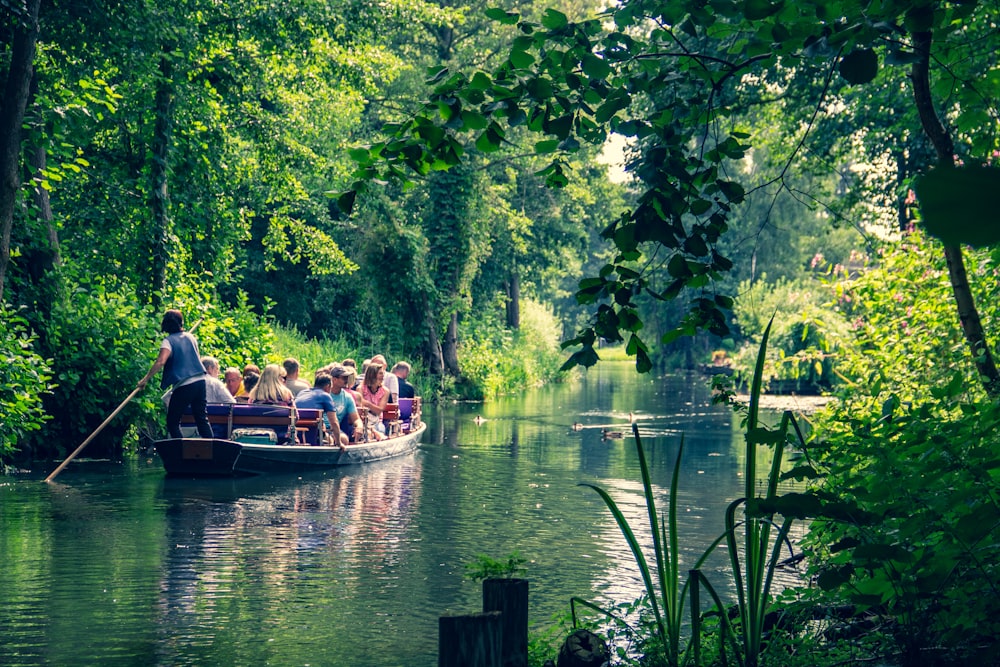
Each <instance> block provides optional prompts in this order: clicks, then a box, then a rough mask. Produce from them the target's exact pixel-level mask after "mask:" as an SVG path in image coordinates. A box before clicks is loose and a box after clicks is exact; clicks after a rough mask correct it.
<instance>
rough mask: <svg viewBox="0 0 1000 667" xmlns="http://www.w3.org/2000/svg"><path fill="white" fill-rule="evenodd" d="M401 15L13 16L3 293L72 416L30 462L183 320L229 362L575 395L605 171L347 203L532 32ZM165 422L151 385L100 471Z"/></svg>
mask: <svg viewBox="0 0 1000 667" xmlns="http://www.w3.org/2000/svg"><path fill="white" fill-rule="evenodd" d="M586 7H587V3H586V2H580V3H579V7H577V8H576V9H575V10H574V11H580V12H584V11H586ZM383 9H384V8H381V7H380V8H378V9H374V8H372V7H366V6H363V5H359V4H357V3H354V2H350V1H348V0H345V1H344V2H336V3H328V2H314V1H312V0H310V1H307V2H300V3H294V4H292V5H289V4H287V3H274V2H268V1H266V0H265V1H256V0H233V1H232V2H229V1H227V2H221V3H214V4H210V5H206V4H204V3H200V2H197V1H194V0H193V1H191V2H181V3H173V4H170V5H169V6H153V5H150V4H149V3H145V2H142V1H133V2H126V3H125V4H122V3H116V2H112V3H108V2H104V1H103V0H87V1H86V2H82V3H81V2H62V1H61V0H56V1H55V2H50V3H38V2H34V1H32V2H29V3H26V4H23V5H22V4H21V3H4V4H3V5H2V6H0V12H2V16H3V17H4V21H3V22H2V25H3V27H2V28H0V46H2V51H0V68H2V72H3V75H4V77H5V78H4V80H5V82H6V84H7V88H6V90H7V91H8V92H7V94H5V95H4V98H3V102H2V104H3V113H2V114H0V115H2V118H3V121H4V126H3V129H2V131H0V139H2V142H0V143H2V145H0V149H2V150H0V154H2V155H3V159H2V162H3V167H4V168H3V172H2V173H3V177H2V183H3V189H2V191H0V192H2V194H3V198H2V201H0V211H2V212H3V214H4V216H3V218H2V219H0V221H2V223H3V224H2V225H0V227H2V231H3V235H2V238H3V241H4V243H3V247H2V248H0V250H2V252H0V297H2V300H3V301H4V302H5V303H7V304H10V307H11V308H14V309H17V308H20V307H23V308H24V309H25V311H26V314H25V317H26V321H27V327H28V328H27V329H25V330H24V331H23V333H24V334H25V335H27V336H29V337H31V336H35V337H37V344H36V345H35V346H34V347H35V348H36V350H37V353H38V354H41V356H43V357H45V358H51V359H52V360H53V367H54V369H55V371H54V373H53V381H54V383H55V387H56V390H55V391H54V392H53V393H51V394H45V392H44V391H41V390H40V387H41V385H39V389H38V390H35V391H33V392H32V393H31V401H32V402H34V403H37V402H38V401H39V400H42V398H43V397H44V401H45V405H46V407H47V409H48V410H49V411H50V415H51V417H52V419H51V420H50V421H49V422H48V423H47V424H45V425H44V427H43V430H42V431H37V430H33V434H32V436H31V438H28V439H25V438H24V437H23V436H22V435H19V436H18V437H17V438H16V441H17V442H18V444H19V446H20V448H21V450H22V455H28V454H29V452H30V454H31V455H34V456H53V455H58V454H59V453H61V452H62V451H63V450H65V449H66V448H67V447H71V446H72V444H71V443H72V442H74V441H77V440H79V439H80V438H81V437H82V436H83V435H85V434H86V433H88V432H89V431H90V430H92V429H93V428H94V427H95V426H96V425H97V424H98V423H100V422H101V421H102V420H103V419H104V417H106V416H107V414H108V413H109V412H110V411H111V408H113V407H114V406H115V405H117V402H118V401H120V400H121V399H122V398H123V397H124V396H125V395H126V394H127V393H128V391H129V389H130V388H131V387H132V386H133V384H134V382H135V380H136V379H137V378H138V377H140V376H141V374H142V369H143V367H144V366H147V365H148V364H149V363H150V358H151V356H152V354H153V352H154V351H155V345H156V343H155V341H156V338H157V335H158V334H157V332H156V331H155V329H156V326H155V325H156V323H157V322H158V320H159V315H160V313H161V312H162V309H163V308H166V307H180V308H182V309H183V310H184V312H185V314H186V316H187V321H188V325H189V326H190V325H192V324H194V323H195V322H196V321H198V322H200V325H199V329H198V331H197V335H198V336H199V338H200V339H201V347H202V351H203V352H204V353H210V354H213V355H215V356H217V357H219V358H220V360H221V361H222V363H223V365H224V366H226V365H235V366H238V367H242V366H243V365H244V364H246V363H249V362H255V363H258V364H259V363H263V362H264V361H274V360H280V359H282V358H284V357H285V356H288V355H290V354H292V353H293V351H294V349H295V348H298V347H300V346H302V347H308V344H307V343H305V342H303V341H301V339H300V337H298V336H293V337H292V338H291V339H289V338H284V339H283V341H284V342H286V343H287V346H288V348H291V349H278V348H276V347H275V345H274V343H275V340H274V336H273V333H272V327H273V325H280V326H283V327H285V330H289V331H296V332H299V333H300V334H301V337H302V338H306V339H314V340H317V341H320V344H319V348H320V349H321V350H323V352H322V354H326V353H328V352H330V351H331V349H340V350H343V351H344V354H343V355H342V356H353V357H357V358H358V359H359V360H361V359H364V358H366V357H370V356H372V355H373V354H374V353H376V352H382V353H385V354H386V355H387V356H388V357H389V358H390V359H391V360H393V361H395V360H398V359H407V360H410V361H411V362H412V363H414V364H415V366H416V369H417V371H418V372H419V373H422V374H424V375H425V376H427V377H426V379H425V380H424V381H423V387H424V388H426V389H429V390H430V391H432V392H435V393H437V392H442V391H444V392H450V391H462V392H464V393H465V394H467V395H470V396H484V395H495V394H496V393H497V392H499V391H504V390H505V389H504V388H505V387H511V386H514V385H520V384H522V383H527V384H534V383H536V382H539V381H545V380H547V379H550V378H551V377H552V374H553V371H554V368H557V367H558V360H557V358H556V357H555V356H554V352H555V350H556V349H557V340H556V338H557V337H558V336H561V335H562V334H563V332H562V331H558V332H557V333H555V334H553V328H554V327H553V324H552V322H551V321H546V320H547V319H548V320H551V318H552V317H553V313H555V312H558V315H559V317H560V319H562V320H564V321H569V322H571V323H575V322H576V321H577V319H578V318H579V317H581V316H582V313H583V311H581V310H580V309H579V307H578V306H577V305H576V303H575V301H574V300H573V299H572V296H571V295H572V291H573V289H574V287H575V283H576V281H577V280H578V279H579V276H580V275H582V272H583V270H584V266H585V265H587V264H588V262H593V261H594V257H595V256H600V255H601V251H598V252H596V253H595V252H592V251H591V250H590V247H591V245H592V241H593V240H594V239H595V238H596V235H597V231H598V229H599V225H600V224H602V223H603V220H604V219H605V218H606V217H607V216H609V215H611V214H612V211H614V210H617V209H618V208H620V207H621V206H622V205H623V200H624V191H623V189H622V188H621V187H618V186H615V185H613V184H611V183H609V182H608V181H607V178H606V173H605V170H604V169H603V168H601V167H599V166H595V165H591V164H589V159H590V158H589V157H587V156H581V158H580V162H579V172H580V173H581V174H582V175H583V176H584V178H583V179H582V181H581V182H580V183H579V184H578V185H577V186H576V187H575V188H574V189H571V190H566V191H559V192H555V191H549V190H547V189H546V188H545V186H544V183H543V179H541V178H540V177H538V176H537V175H536V174H535V172H536V171H538V169H540V166H539V165H538V159H537V158H536V157H535V156H533V155H530V154H528V152H526V151H523V150H520V149H518V148H517V147H513V148H512V150H510V151H509V152H508V153H506V154H504V155H502V156H495V157H494V158H491V159H485V158H484V159H482V160H480V161H479V162H478V163H477V164H476V165H474V167H472V168H470V169H469V170H467V171H465V172H464V173H462V172H460V171H458V170H456V171H454V172H452V173H448V174H439V175H438V178H436V179H428V180H427V182H426V183H425V184H423V187H420V188H414V189H397V190H395V191H392V192H387V193H384V196H383V195H378V196H372V197H368V198H366V199H365V200H364V201H363V202H359V206H358V211H359V214H358V215H357V216H355V217H354V218H352V219H346V218H345V216H344V215H343V212H342V211H341V210H340V209H339V208H338V207H337V206H336V204H335V203H333V202H332V201H331V199H330V197H329V196H328V193H330V192H333V191H336V190H338V189H342V188H343V187H345V186H346V185H347V184H348V183H349V181H348V180H347V179H348V177H349V171H350V165H351V164H352V162H351V157H350V156H351V154H352V152H356V151H357V150H358V149H356V148H355V147H356V146H357V145H358V144H361V143H364V142H366V141H370V140H371V139H372V138H374V137H377V136H380V134H379V133H380V130H381V128H382V126H383V125H384V124H385V123H386V122H387V121H391V120H392V119H394V118H398V117H400V115H401V114H405V113H406V107H407V106H408V105H409V104H410V101H411V100H415V99H419V98H421V97H423V96H424V95H425V94H426V91H427V88H426V86H425V84H424V83H423V80H422V79H423V71H424V68H425V67H426V66H429V65H432V64H434V63H437V62H441V61H442V60H448V61H454V62H463V63H485V62H488V61H489V60H490V59H491V58H493V57H495V54H496V53H497V52H498V50H499V49H498V45H499V44H500V41H501V40H503V39H504V38H505V37H506V36H507V35H508V34H509V32H511V31H510V30H508V31H507V33H504V32H503V31H501V32H495V31H486V30H483V28H484V27H485V26H487V25H488V24H489V19H488V18H487V17H485V16H484V15H483V14H482V9H483V8H482V7H480V6H477V5H470V6H450V7H444V6H442V5H439V4H437V3H434V2H408V3H405V4H402V3H398V4H395V5H393V7H392V8H391V11H382V10H383ZM528 11H529V12H531V11H534V10H533V9H532V8H530V7H529V8H528ZM415 27H416V28H417V29H416V30H414V28H415ZM595 153H596V151H595ZM591 157H592V156H591ZM522 299H523V300H524V302H525V304H527V305H526V306H525V307H524V308H522V307H521V302H522ZM535 303H537V304H540V306H539V307H538V308H536V307H535V306H534V305H533V304H535ZM522 311H523V312H524V315H523V316H522ZM546 312H548V313H549V314H548V315H545V314H544V313H546ZM537 315H540V319H539V316H537ZM522 319H524V320H525V321H526V322H527V324H528V325H529V327H528V332H527V333H524V332H522V331H521V326H522ZM571 326H573V325H572V324H571ZM555 328H558V327H555ZM325 341H328V342H330V344H328V343H327V342H325ZM522 341H523V342H522ZM543 347H546V348H547V349H544V350H543V349H541V348H543ZM527 348H532V349H527ZM22 354H23V359H21V361H23V363H25V364H27V365H32V364H33V363H34V362H33V361H32V359H33V357H31V356H30V354H31V353H29V352H27V351H26V352H24V353H22ZM340 356H341V355H338V358H339V357H340ZM466 357H467V359H468V372H466V370H465V369H464V368H463V366H464V365H465V362H466ZM513 359H521V360H525V363H526V364H527V365H528V366H530V365H531V364H534V363H535V362H538V366H537V367H534V368H528V367H525V366H524V365H522V364H519V363H516V362H514V361H512V360H513ZM329 361H330V359H324V360H323V361H322V364H325V363H328V362H329ZM19 363H20V362H19ZM309 363H310V364H311V365H309V366H307V369H311V368H314V367H316V366H318V365H322V364H320V363H317V362H316V361H315V360H310V361H309ZM83 386H90V387H93V388H94V389H93V390H91V391H88V392H86V395H84V396H78V395H77V394H78V391H77V390H78V388H80V387H83ZM428 398H431V396H428ZM71 406H72V408H71ZM158 409H159V397H158V395H154V392H153V391H152V390H150V391H149V392H147V394H144V395H143V396H142V397H141V400H138V401H135V402H134V403H133V404H132V405H130V406H128V409H127V410H126V411H125V412H124V414H123V416H122V417H121V418H120V419H119V420H117V421H116V424H114V425H112V427H111V428H109V430H108V431H107V433H106V434H105V435H103V436H102V437H101V438H100V439H99V440H98V441H97V442H96V443H95V448H94V453H95V454H98V455H99V454H101V453H109V452H114V451H115V450H116V449H117V447H118V444H117V443H118V442H120V438H121V435H122V434H123V433H124V432H125V431H126V429H128V427H129V426H128V425H129V424H132V425H138V426H139V427H140V428H141V429H146V428H147V425H149V424H153V425H155V424H156V422H157V421H158V420H159V416H158V412H157V411H158ZM11 418H12V421H11V423H12V424H13V423H17V420H14V419H13V413H12V417H11ZM33 423H34V422H33ZM154 428H155V426H154ZM18 433H19V434H20V433H22V432H21V431H18ZM10 442H13V439H12V440H11V441H10Z"/></svg>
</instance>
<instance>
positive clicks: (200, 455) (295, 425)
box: [155, 401, 427, 477]
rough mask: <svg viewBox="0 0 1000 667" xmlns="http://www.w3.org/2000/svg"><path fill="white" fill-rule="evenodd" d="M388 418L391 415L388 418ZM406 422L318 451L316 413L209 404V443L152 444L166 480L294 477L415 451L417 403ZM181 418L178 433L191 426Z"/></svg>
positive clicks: (319, 439)
mask: <svg viewBox="0 0 1000 667" xmlns="http://www.w3.org/2000/svg"><path fill="white" fill-rule="evenodd" d="M393 416H394V417H395V416H396V415H395V414H394V413H393ZM407 416H408V419H406V420H403V419H401V418H398V417H397V418H396V419H393V420H391V421H390V423H389V424H388V430H389V433H390V435H389V437H387V438H385V439H384V440H374V439H372V440H370V441H367V442H358V443H352V444H350V445H348V446H347V448H346V449H341V448H340V447H338V446H329V445H323V444H320V443H322V436H321V423H322V422H321V421H320V419H321V418H320V411H319V410H305V409H299V410H294V409H291V408H287V407H284V406H272V405H245V404H239V403H237V404H210V405H209V406H208V419H209V423H210V424H211V425H212V430H213V432H214V433H215V437H214V438H200V437H192V438H169V439H166V440H158V441H157V442H156V443H155V446H156V451H157V453H158V454H159V455H160V459H161V460H162V461H163V467H164V468H165V469H166V471H167V474H168V475H171V476H178V477H231V476H242V475H262V474H268V473H293V472H308V471H312V470H322V469H326V468H334V467H337V466H345V465H356V464H360V463H369V462H371V461H379V460H382V459H387V458H391V457H394V456H402V455H403V454H408V453H410V452H412V451H414V450H416V448H417V446H418V445H419V444H420V438H421V436H422V435H423V433H424V430H425V429H426V428H427V426H426V424H424V423H423V422H421V421H420V411H419V401H417V403H416V406H415V408H411V411H410V413H409V414H408V415H407ZM193 424H194V420H193V418H192V417H191V416H190V415H185V417H184V419H183V420H182V421H181V426H182V431H183V430H186V429H188V428H190V427H191V426H193Z"/></svg>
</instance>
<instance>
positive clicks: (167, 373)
mask: <svg viewBox="0 0 1000 667" xmlns="http://www.w3.org/2000/svg"><path fill="white" fill-rule="evenodd" d="M167 340H168V341H170V357H169V358H168V359H167V363H166V364H165V365H164V366H163V379H162V380H160V389H166V388H167V387H172V386H174V385H176V384H178V383H179V382H183V381H184V380H187V379H188V378H191V377H194V376H196V375H204V374H205V367H204V366H202V365H201V355H200V354H198V342H197V341H196V340H195V339H194V336H192V335H191V334H189V333H188V332H186V331H182V332H180V333H174V334H170V335H169V336H167Z"/></svg>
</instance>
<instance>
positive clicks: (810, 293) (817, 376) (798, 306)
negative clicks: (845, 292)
mask: <svg viewBox="0 0 1000 667" xmlns="http://www.w3.org/2000/svg"><path fill="white" fill-rule="evenodd" d="M739 293H740V297H739V298H738V299H737V300H736V304H735V307H734V309H733V313H734V315H735V316H736V322H737V324H738V326H739V328H740V330H741V331H743V332H757V331H763V330H764V329H765V327H766V326H767V324H768V322H769V321H770V320H771V318H772V317H773V325H772V332H773V333H772V336H771V345H770V349H769V353H768V359H767V362H766V364H765V386H767V382H768V381H773V380H800V381H803V382H808V383H811V384H815V385H820V386H825V387H830V386H831V385H832V384H833V383H834V377H835V374H836V364H835V360H836V359H837V358H838V354H839V349H840V341H841V340H843V339H844V338H845V337H846V336H847V335H848V324H847V322H846V320H845V319H844V317H843V314H842V313H841V312H839V311H838V309H837V308H835V307H833V306H831V305H830V303H829V302H830V301H831V300H832V296H831V295H832V294H833V289H832V288H831V287H830V285H829V284H825V283H823V282H820V281H819V280H818V279H816V278H811V277H810V278H803V279H798V280H789V279H787V278H781V279H779V280H777V281H775V282H771V283H769V282H768V281H767V276H766V275H763V276H761V277H760V278H759V279H758V280H756V281H754V282H753V283H751V282H750V281H744V282H743V283H742V284H741V285H740V290H739ZM756 345H757V341H753V340H751V341H748V342H747V343H746V344H745V345H744V346H743V347H742V348H741V349H740V351H739V353H738V354H737V355H736V364H735V365H736V367H737V368H738V369H740V370H741V372H742V374H743V375H744V376H749V374H750V370H751V369H752V367H753V363H754V361H755V353H756Z"/></svg>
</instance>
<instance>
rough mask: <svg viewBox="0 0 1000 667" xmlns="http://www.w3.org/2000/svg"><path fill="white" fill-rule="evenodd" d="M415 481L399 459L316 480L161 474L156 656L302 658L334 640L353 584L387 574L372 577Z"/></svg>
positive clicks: (402, 533)
mask: <svg viewBox="0 0 1000 667" xmlns="http://www.w3.org/2000/svg"><path fill="white" fill-rule="evenodd" d="M420 477H421V469H420V462H419V459H417V458H416V457H407V458H406V459H405V460H398V461H386V462H383V463H378V464H372V465H370V466H366V467H363V468H356V469H353V468H352V469H347V470H343V471H335V472H333V473H330V474H329V475H328V476H317V477H305V478H287V479H284V478H282V479H276V478H270V479H268V478H260V479H256V478H255V479H251V480H204V481H197V482H189V481H184V480H167V481H168V486H167V488H166V489H165V491H164V496H165V500H166V515H167V517H166V519H167V545H168V547H167V557H166V561H165V563H164V565H163V575H164V578H163V579H162V580H161V584H160V591H161V593H160V600H159V609H160V616H161V621H160V623H159V626H160V627H161V628H163V632H164V633H167V634H168V636H166V637H164V638H163V641H162V644H161V645H162V646H163V647H165V648H164V651H165V652H167V653H169V655H164V656H162V658H163V662H164V663H165V664H167V663H176V662H185V661H190V660H193V659H197V660H199V661H203V660H205V659H206V656H211V659H212V661H216V660H218V661H220V663H229V664H234V663H238V662H244V664H249V662H246V661H250V662H255V663H260V662H262V661H263V660H266V659H267V658H268V657H269V656H280V658H279V662H288V661H292V662H309V661H310V660H315V658H316V653H315V651H316V646H317V643H323V642H325V643H326V645H327V646H328V647H336V646H338V644H337V627H338V626H342V625H343V624H344V623H351V624H354V625H356V624H357V623H359V621H360V619H363V618H364V617H365V614H366V613H367V611H366V610H365V609H364V606H365V605H366V599H367V596H366V595H365V594H364V593H365V591H364V590H363V587H364V586H370V585H372V582H373V581H377V580H378V579H380V578H382V579H388V578H391V576H390V575H385V576H381V577H380V575H379V572H380V571H381V570H386V569H391V568H392V567H393V565H394V563H396V562H398V560H399V554H398V553H397V552H398V551H399V549H400V547H401V545H402V544H404V543H405V542H406V541H407V539H408V537H409V533H410V530H411V522H412V519H413V515H414V512H415V511H416V509H417V507H418V504H419V498H420ZM206 643H207V644H210V645H211V647H212V648H211V650H209V651H206V648H205V645H206ZM340 646H341V649H342V650H347V648H346V647H344V646H343V644H342V642H341V644H340ZM325 650H335V649H330V648H328V649H325ZM241 656H242V657H241Z"/></svg>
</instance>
